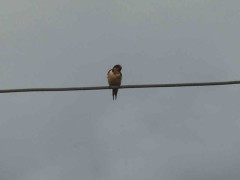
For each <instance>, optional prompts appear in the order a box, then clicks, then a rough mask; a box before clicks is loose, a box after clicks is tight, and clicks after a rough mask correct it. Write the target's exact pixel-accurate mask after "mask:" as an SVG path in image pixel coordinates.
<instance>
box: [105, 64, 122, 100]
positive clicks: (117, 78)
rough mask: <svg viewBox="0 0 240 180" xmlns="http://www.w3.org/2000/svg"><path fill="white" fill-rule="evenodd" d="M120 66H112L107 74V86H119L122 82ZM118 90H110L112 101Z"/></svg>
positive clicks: (115, 97)
mask: <svg viewBox="0 0 240 180" xmlns="http://www.w3.org/2000/svg"><path fill="white" fill-rule="evenodd" d="M121 70H122V66H121V65H119V64H117V65H115V66H113V68H112V69H110V70H109V71H108V73H107V78H108V84H109V86H120V85H121V81H122V73H121ZM117 93H118V88H114V89H112V96H113V100H114V99H115V100H116V99H117Z"/></svg>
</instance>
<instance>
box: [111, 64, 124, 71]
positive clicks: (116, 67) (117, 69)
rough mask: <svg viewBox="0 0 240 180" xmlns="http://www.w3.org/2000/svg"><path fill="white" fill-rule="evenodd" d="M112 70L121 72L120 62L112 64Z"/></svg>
mask: <svg viewBox="0 0 240 180" xmlns="http://www.w3.org/2000/svg"><path fill="white" fill-rule="evenodd" d="M113 70H114V71H118V72H121V70H122V66H121V65H120V64H117V65H115V66H113Z"/></svg>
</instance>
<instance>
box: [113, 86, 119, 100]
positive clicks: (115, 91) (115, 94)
mask: <svg viewBox="0 0 240 180" xmlns="http://www.w3.org/2000/svg"><path fill="white" fill-rule="evenodd" d="M117 93H118V89H117V88H114V89H113V90H112V96H113V100H117Z"/></svg>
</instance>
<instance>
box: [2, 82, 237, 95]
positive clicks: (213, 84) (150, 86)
mask: <svg viewBox="0 0 240 180" xmlns="http://www.w3.org/2000/svg"><path fill="white" fill-rule="evenodd" d="M231 84H240V81H219V82H200V83H175V84H142V85H122V86H95V87H66V88H25V89H2V90H0V93H16V92H44V91H86V90H103V89H113V88H119V89H130V88H161V87H187V86H188V87H189V86H220V85H231Z"/></svg>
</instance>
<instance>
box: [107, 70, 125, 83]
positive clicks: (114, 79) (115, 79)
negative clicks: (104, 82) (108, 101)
mask: <svg viewBox="0 0 240 180" xmlns="http://www.w3.org/2000/svg"><path fill="white" fill-rule="evenodd" d="M121 80H122V76H121V74H120V73H113V72H112V71H110V72H109V73H108V83H109V85H117V86H119V85H121Z"/></svg>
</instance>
